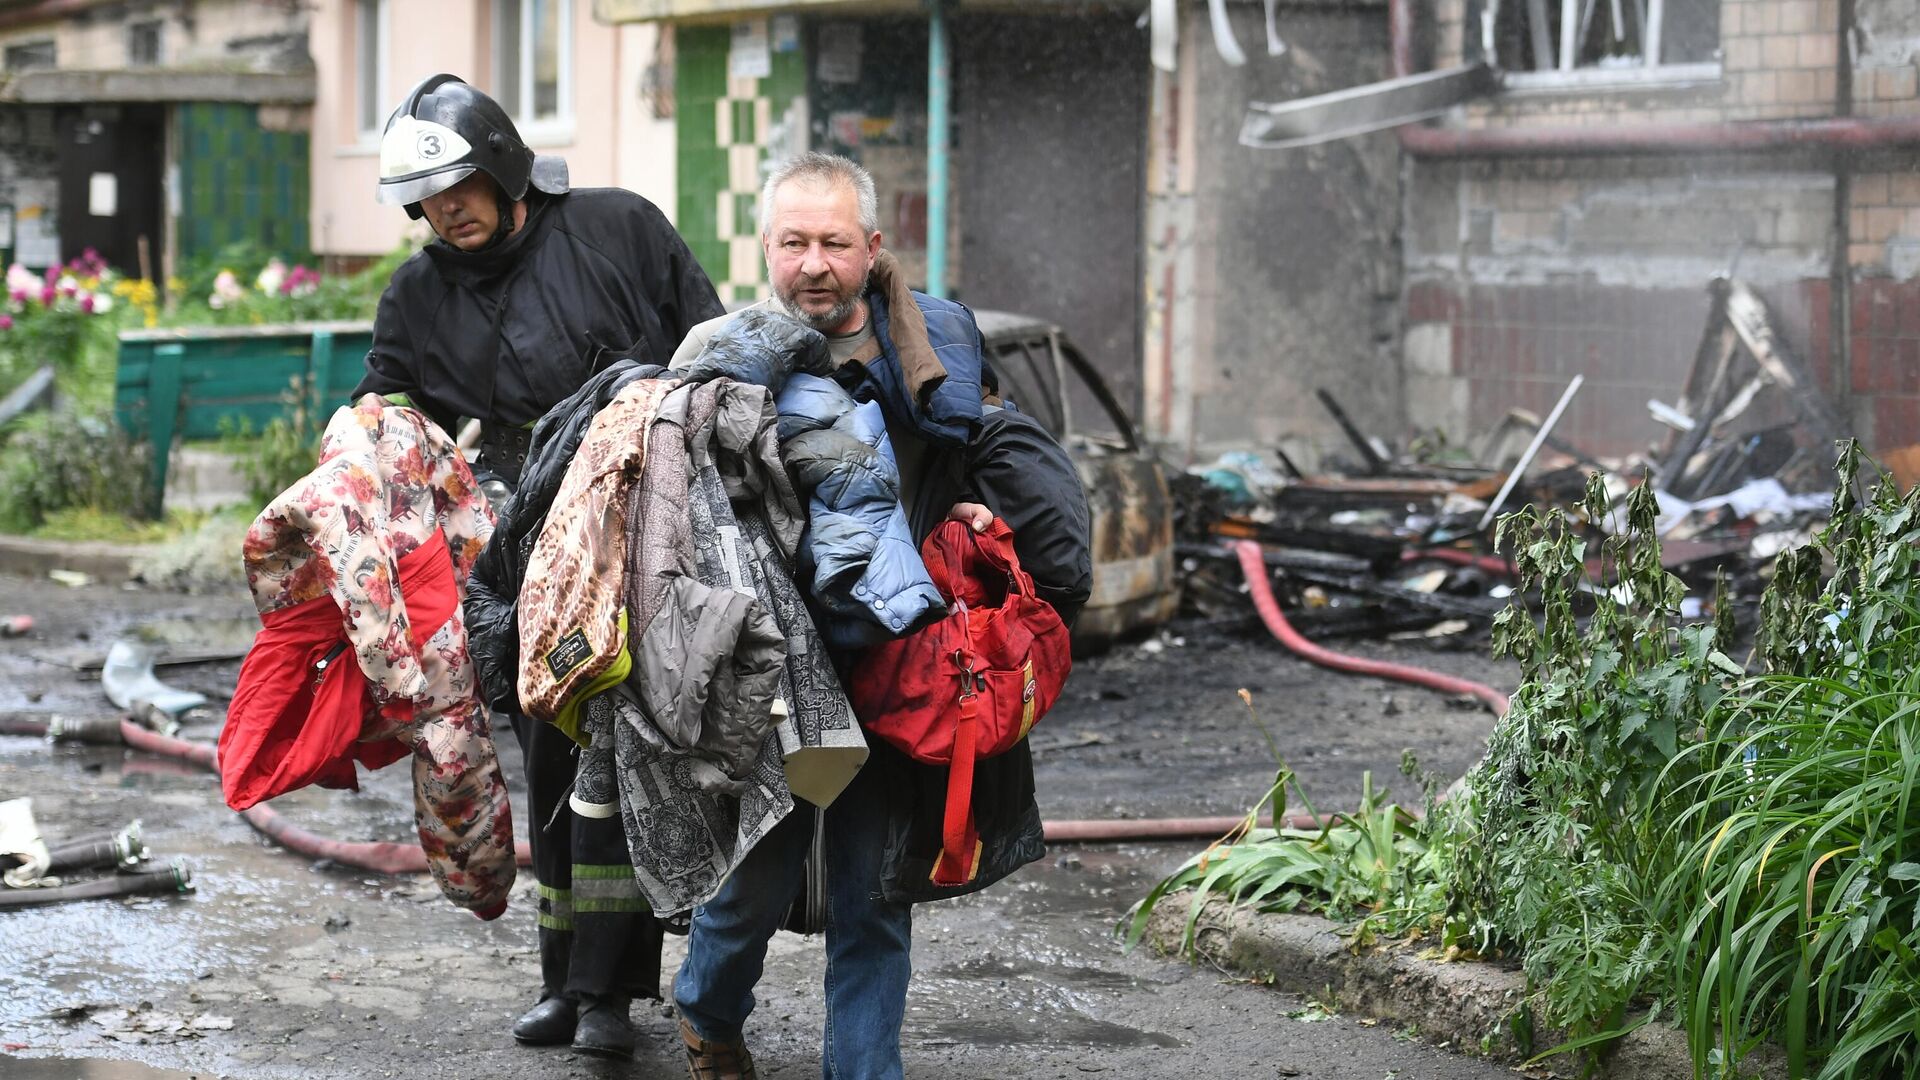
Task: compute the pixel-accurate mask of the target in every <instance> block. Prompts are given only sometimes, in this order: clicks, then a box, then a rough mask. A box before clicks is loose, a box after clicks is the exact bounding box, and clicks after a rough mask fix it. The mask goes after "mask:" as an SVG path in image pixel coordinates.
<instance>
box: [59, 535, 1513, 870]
mask: <svg viewBox="0 0 1920 1080" xmlns="http://www.w3.org/2000/svg"><path fill="white" fill-rule="evenodd" d="M1234 546H1235V552H1236V554H1237V555H1238V557H1239V559H1240V567H1241V570H1242V571H1243V572H1244V573H1245V575H1246V579H1247V588H1248V590H1249V591H1250V592H1251V594H1252V596H1253V602H1254V607H1255V608H1256V609H1257V610H1258V611H1259V613H1260V619H1261V621H1262V622H1263V623H1265V625H1266V627H1267V630H1268V632H1270V633H1271V634H1272V635H1273V636H1274V638H1275V639H1276V640H1277V641H1279V642H1280V644H1281V645H1282V646H1284V647H1286V648H1287V649H1288V650H1289V651H1291V652H1293V653H1294V654H1295V655H1297V656H1299V657H1301V658H1302V659H1305V660H1307V661H1308V662H1310V663H1314V664H1318V665H1320V666H1321V667H1325V668H1329V669H1331V670H1334V671H1342V672H1347V673H1349V674H1355V675H1370V676H1373V677H1375V678H1381V679H1388V680H1392V681H1395V682H1401V683H1406V684H1409V685H1412V686H1421V687H1426V688H1428V689H1431V690H1438V691H1440V692H1441V693H1446V694H1455V695H1465V696H1471V697H1474V698H1477V699H1478V700H1480V701H1482V702H1484V703H1486V705H1487V706H1488V707H1489V708H1491V709H1492V710H1493V712H1494V714H1495V715H1502V714H1504V713H1505V712H1506V711H1507V696H1506V695H1505V694H1502V693H1501V692H1499V691H1498V690H1495V689H1494V688H1493V687H1491V686H1488V685H1486V684H1485V683H1480V682H1475V681H1473V680H1471V679H1462V678H1458V677H1456V676H1452V675H1442V674H1440V673H1438V672H1433V671H1427V670H1424V669H1422V668H1417V667H1412V666H1409V665H1405V664H1394V663H1389V662H1387V661H1383V660H1370V659H1367V658H1365V657H1358V656H1349V655H1347V654H1345V653H1339V652H1334V651H1333V650H1331V649H1327V648H1323V647H1321V646H1319V645H1316V644H1314V643H1313V642H1311V641H1309V640H1307V638H1306V637H1305V636H1303V635H1302V634H1301V633H1300V632H1299V631H1297V630H1295V629H1294V628H1293V625H1292V624H1291V623H1289V622H1288V621H1287V618H1286V616H1285V615H1284V614H1282V613H1281V611H1280V604H1279V601H1278V600H1276V599H1275V598H1274V595H1273V587H1272V585H1271V584H1270V583H1269V582H1268V580H1267V568H1266V562H1265V560H1264V559H1263V558H1262V556H1261V551H1260V545H1259V544H1256V543H1254V542H1253V541H1250V540H1242V541H1239V542H1238V543H1237V544H1235V545H1234ZM1424 554H1438V553H1437V552H1429V553H1424ZM1450 554H1451V555H1452V556H1453V557H1451V558H1449V557H1448V556H1447V555H1441V556H1440V557H1441V558H1443V559H1446V561H1462V562H1464V561H1465V560H1464V559H1460V558H1459V555H1460V554H1464V553H1450ZM1481 558H1484V559H1487V563H1488V564H1490V563H1491V562H1492V560H1491V559H1490V558H1487V557H1484V556H1483V557H1481ZM1485 568H1486V569H1489V570H1491V569H1493V567H1492V566H1491V565H1486V566H1485ZM44 730H45V729H44V728H42V729H41V731H44ZM22 733H26V732H24V731H23V732H22ZM33 733H35V734H38V733H41V732H40V731H36V732H33ZM120 735H121V737H122V739H123V740H124V741H125V742H126V744H127V745H128V746H131V747H133V748H135V749H137V750H143V751H146V752H148V753H152V754H158V755H161V756H163V757H171V758H177V759H180V760H184V761H188V762H191V763H193V764H196V765H199V766H201V767H203V768H205V769H207V770H209V771H212V772H214V773H216V774H217V773H218V771H219V769H218V766H217V764H216V763H215V760H214V748H213V747H212V746H210V745H207V744H205V743H196V742H190V741H188V740H185V739H177V738H173V737H170V736H166V735H161V734H159V733H157V732H153V731H148V730H147V729H145V728H142V727H140V726H139V725H138V724H135V723H133V722H132V721H130V720H124V719H123V720H121V721H120ZM240 816H241V817H243V818H245V819H246V820H247V823H248V824H249V825H251V826H253V828H254V829H256V830H258V831H259V832H260V833H261V834H263V835H265V836H266V837H268V838H269V839H271V840H273V841H275V842H276V843H279V844H281V845H282V846H284V847H287V848H289V849H290V850H293V851H295V852H297V853H300V854H303V855H309V856H312V857H314V858H324V859H332V860H334V861H335V862H338V863H341V864H342V865H346V866H354V867H359V868H361V869H365V870H372V871H375V872H377V873H386V874H406V873H424V872H425V871H426V869H427V860H426V854H425V853H424V852H423V851H421V849H420V848H419V847H418V846H417V845H412V844H397V843H388V842H354V841H343V840H333V839H329V838H327V837H323V836H319V835H317V834H314V833H312V832H308V831H307V830H305V829H302V828H300V827H298V826H296V825H294V824H292V823H291V822H288V821H287V820H285V819H284V818H282V817H281V816H280V815H279V814H277V813H275V812H274V811H273V809H272V808H271V807H269V806H267V805H265V804H260V805H258V806H253V807H250V808H248V809H247V810H244V811H241V814H240ZM1245 821H1246V818H1245V817H1244V816H1242V817H1192V818H1150V819H1092V820H1072V819H1069V820H1050V821H1045V822H1043V823H1042V825H1043V829H1044V834H1045V838H1046V839H1047V841H1049V842H1052V843H1102V842H1115V841H1127V840H1190V839H1206V838H1210V837H1217V836H1221V835H1223V834H1226V833H1228V832H1231V831H1232V830H1234V829H1236V828H1238V827H1240V825H1242V824H1243V823H1244V822H1245ZM1326 823H1327V819H1325V818H1323V817H1316V816H1314V815H1311V814H1290V815H1288V816H1287V817H1286V818H1284V819H1283V820H1282V821H1281V822H1280V825H1281V827H1284V828H1293V829H1319V828H1323V827H1324V826H1325V825H1326ZM1262 824H1264V825H1271V824H1272V822H1271V821H1264V820H1263V821H1262ZM514 853H515V856H516V857H517V859H518V861H519V864H520V865H521V866H529V865H531V864H532V851H531V849H530V847H529V846H528V845H527V844H526V843H524V842H522V843H519V844H516V845H515V848H514Z"/></svg>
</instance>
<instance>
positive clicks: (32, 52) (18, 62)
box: [5, 39, 59, 71]
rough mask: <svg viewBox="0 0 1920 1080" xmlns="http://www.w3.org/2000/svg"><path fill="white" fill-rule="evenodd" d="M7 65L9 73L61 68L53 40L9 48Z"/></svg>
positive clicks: (32, 42)
mask: <svg viewBox="0 0 1920 1080" xmlns="http://www.w3.org/2000/svg"><path fill="white" fill-rule="evenodd" d="M5 63H6V70H8V71H33V70H36V69H44V68H51V67H58V66H59V62H58V57H57V56H56V55H55V53H54V51H53V41H52V40H51V39H49V40H47V41H28V42H23V43H21V44H19V45H9V46H7V50H6V53H5Z"/></svg>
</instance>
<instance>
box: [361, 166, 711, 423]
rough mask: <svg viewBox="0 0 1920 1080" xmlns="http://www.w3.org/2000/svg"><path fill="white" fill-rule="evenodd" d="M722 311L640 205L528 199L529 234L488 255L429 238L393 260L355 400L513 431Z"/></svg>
mask: <svg viewBox="0 0 1920 1080" xmlns="http://www.w3.org/2000/svg"><path fill="white" fill-rule="evenodd" d="M724 311H725V308H724V307H722V306H721V303H720V299H719V297H718V296H717V295H715V293H714V291H713V283H712V282H710V281H708V280H707V275H706V274H705V272H703V271H702V270H701V269H700V264H699V263H697V262H695V261H694V258H693V254H692V253H691V252H690V251H688V250H687V245H686V242H685V241H683V240H682V239H681V238H680V234H679V233H677V232H675V231H674V229H673V226H672V225H671V224H669V223H668V222H667V219H666V217H665V215H663V214H661V212H660V209H659V208H658V207H656V206H654V205H653V204H652V203H650V202H648V201H647V200H646V199H644V198H641V197H640V196H638V195H636V194H634V193H633V192H630V191H623V190H621V189H618V188H583V189H580V190H577V191H574V192H571V193H569V194H566V195H541V194H539V193H538V192H534V193H531V194H530V195H529V197H528V207H527V221H526V224H525V225H524V226H522V227H521V229H520V230H519V231H518V232H516V233H514V234H513V235H512V236H510V237H508V238H507V239H506V240H505V241H504V242H502V243H501V244H500V245H499V246H497V247H495V248H492V249H490V250H488V251H485V252H480V253H478V254H469V253H467V252H464V251H461V250H459V249H458V248H455V247H452V246H450V245H448V244H445V243H440V242H435V243H432V244H429V245H427V247H426V248H425V249H424V250H422V251H421V252H420V253H418V254H416V255H415V256H414V257H413V258H411V259H408V260H407V261H406V262H405V263H402V264H401V266H400V269H399V270H397V271H395V272H394V275H393V280H392V282H391V283H389V284H388V286H387V291H386V292H385V293H384V294H382V295H381V297H380V307H379V311H378V313H377V314H376V315H375V316H374V324H373V349H372V351H370V352H368V353H367V373H366V376H365V377H364V378H362V379H361V380H360V385H359V386H357V387H355V388H354V391H353V396H354V397H355V398H356V399H358V398H359V397H360V396H361V395H362V394H367V393H375V394H383V395H385V394H406V395H407V396H408V397H409V399H410V400H411V401H412V403H413V404H414V405H415V406H417V407H419V408H420V409H421V410H422V411H423V412H425V413H426V414H427V415H428V416H430V417H432V418H433V420H434V422H435V423H437V424H439V425H440V426H441V427H442V428H443V429H445V430H447V431H453V430H454V425H455V424H456V423H457V422H458V420H459V419H460V418H461V417H476V418H478V419H480V420H482V421H484V422H488V423H493V424H502V425H506V426H508V427H520V426H524V425H526V424H529V423H532V422H533V421H535V420H538V419H539V418H540V417H542V416H544V415H546V412H547V410H548V409H551V408H552V407H553V406H554V405H555V404H557V403H558V402H559V401H561V400H562V399H563V398H566V397H567V396H568V395H570V394H572V393H573V392H574V391H576V390H578V389H579V388H580V386H581V385H582V384H583V383H585V382H586V381H587V379H588V378H589V377H590V376H592V375H593V373H594V372H595V371H596V370H598V369H599V368H601V367H604V366H605V365H606V363H608V362H609V361H610V360H611V359H612V358H616V357H629V358H633V359H637V360H640V361H642V362H646V363H658V364H665V363H666V362H667V360H668V359H669V358H670V357H672V356H673V350H674V349H675V348H677V347H678V346H679V344H680V340H681V339H682V338H684V337H686V336H687V331H688V329H690V328H691V327H693V326H694V325H695V324H697V323H700V322H703V321H705V320H707V319H711V318H714V317H715V316H718V315H720V314H722V313H723V312H724Z"/></svg>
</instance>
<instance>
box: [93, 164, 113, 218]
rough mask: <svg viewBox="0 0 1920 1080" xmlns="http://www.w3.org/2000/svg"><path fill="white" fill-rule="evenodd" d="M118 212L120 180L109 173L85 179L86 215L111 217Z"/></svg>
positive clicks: (99, 173)
mask: <svg viewBox="0 0 1920 1080" xmlns="http://www.w3.org/2000/svg"><path fill="white" fill-rule="evenodd" d="M119 212H120V178H119V177H117V176H115V175H114V174H112V173H110V172H97V173H94V174H92V175H91V176H89V177H87V213H89V214H91V215H93V216H94V217H112V216H114V215H115V214H117V213H119Z"/></svg>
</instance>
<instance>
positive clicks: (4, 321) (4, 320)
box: [0, 315, 13, 330]
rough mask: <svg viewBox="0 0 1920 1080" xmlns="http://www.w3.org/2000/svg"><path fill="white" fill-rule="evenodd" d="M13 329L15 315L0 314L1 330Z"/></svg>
mask: <svg viewBox="0 0 1920 1080" xmlns="http://www.w3.org/2000/svg"><path fill="white" fill-rule="evenodd" d="M11 329H13V316H11V315H0V330H11Z"/></svg>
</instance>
